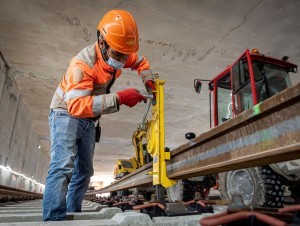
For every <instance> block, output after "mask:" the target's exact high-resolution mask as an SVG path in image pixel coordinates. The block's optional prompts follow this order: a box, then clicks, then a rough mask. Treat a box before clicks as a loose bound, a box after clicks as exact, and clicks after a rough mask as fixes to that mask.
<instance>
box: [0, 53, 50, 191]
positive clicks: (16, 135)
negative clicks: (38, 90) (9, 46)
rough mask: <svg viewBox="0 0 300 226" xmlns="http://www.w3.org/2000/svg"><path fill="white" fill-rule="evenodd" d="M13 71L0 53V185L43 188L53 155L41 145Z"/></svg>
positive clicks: (34, 188)
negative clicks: (50, 155)
mask: <svg viewBox="0 0 300 226" xmlns="http://www.w3.org/2000/svg"><path fill="white" fill-rule="evenodd" d="M1 56H2V55H1ZM12 73H13V72H11V71H10V70H9V68H8V67H7V65H6V63H5V61H4V59H3V58H2V57H1V58H0V123H1V126H0V149H1V150H0V185H5V186H9V187H13V188H18V189H22V190H27V191H32V192H36V191H37V192H43V189H44V186H43V185H41V184H40V183H44V182H45V178H46V175H47V170H48V163H49V160H50V157H49V155H48V154H47V152H46V151H45V150H43V149H41V147H39V140H38V135H37V132H36V129H35V128H34V126H33V123H32V119H31V117H30V109H29V107H28V106H27V105H26V103H25V102H24V98H22V95H21V92H20V90H19V89H18V87H17V84H16V82H15V80H14V79H13V76H12ZM14 73H15V72H14ZM21 173H22V174H21Z"/></svg>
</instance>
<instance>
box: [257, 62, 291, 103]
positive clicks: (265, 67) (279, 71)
mask: <svg viewBox="0 0 300 226" xmlns="http://www.w3.org/2000/svg"><path fill="white" fill-rule="evenodd" d="M253 71H254V77H255V87H256V93H257V99H258V101H259V102H262V101H264V100H266V99H268V98H269V97H272V96H274V95H275V94H277V93H279V92H281V91H282V90H284V89H286V88H288V87H291V86H292V83H291V79H290V77H289V74H288V71H287V69H285V68H281V67H278V66H276V65H272V64H268V63H264V62H253Z"/></svg>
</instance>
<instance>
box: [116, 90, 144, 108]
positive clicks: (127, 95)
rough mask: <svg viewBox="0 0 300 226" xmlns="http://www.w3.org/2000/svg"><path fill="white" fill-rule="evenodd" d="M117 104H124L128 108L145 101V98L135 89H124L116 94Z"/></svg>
mask: <svg viewBox="0 0 300 226" xmlns="http://www.w3.org/2000/svg"><path fill="white" fill-rule="evenodd" d="M117 95H118V97H119V104H120V105H121V104H125V105H127V106H128V107H133V106H135V105H136V104H137V103H138V102H141V101H146V100H147V98H146V97H144V96H143V95H141V94H140V93H139V91H138V90H136V89H125V90H122V91H119V92H117Z"/></svg>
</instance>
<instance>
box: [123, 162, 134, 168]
mask: <svg viewBox="0 0 300 226" xmlns="http://www.w3.org/2000/svg"><path fill="white" fill-rule="evenodd" d="M122 166H123V167H124V168H133V166H132V164H131V163H130V162H126V161H122Z"/></svg>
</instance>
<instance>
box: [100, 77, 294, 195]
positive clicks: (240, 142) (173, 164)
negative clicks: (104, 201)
mask: <svg viewBox="0 0 300 226" xmlns="http://www.w3.org/2000/svg"><path fill="white" fill-rule="evenodd" d="M195 120H196V119H195ZM299 158H300V83H298V84H297V85H295V86H293V87H291V88H289V89H287V90H285V91H283V92H281V93H279V94H277V95H275V96H273V97H271V98H269V99H268V100H265V101H264V102H262V103H260V104H258V105H256V106H254V107H252V108H251V109H248V110H247V111H245V112H243V113H241V114H239V115H237V116H236V117H234V118H233V119H231V120H228V121H226V122H224V123H223V124H221V125H219V126H217V127H216V128H214V129H211V130H209V131H208V132H205V133H203V134H201V135H199V136H197V137H196V138H194V139H193V140H191V141H189V142H187V143H186V144H183V145H181V146H179V147H178V148H176V149H174V150H172V151H171V160H170V161H168V162H167V173H168V176H169V178H171V179H182V178H190V177H194V176H202V175H207V174H213V173H220V172H224V171H229V170H235V169H241V168H247V167H253V166H259V165H265V164H270V163H275V162H281V161H287V160H291V159H299ZM151 171H152V164H151V163H149V164H147V165H145V166H143V167H142V168H140V169H138V170H137V171H135V172H133V173H131V174H129V175H127V176H125V177H124V178H122V179H121V180H119V181H117V182H114V183H113V184H111V185H109V186H107V187H105V188H103V189H101V190H99V191H94V193H106V192H111V191H117V190H120V189H126V188H132V187H138V186H143V185H147V184H151V183H152V177H151V175H147V174H148V173H149V172H151Z"/></svg>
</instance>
